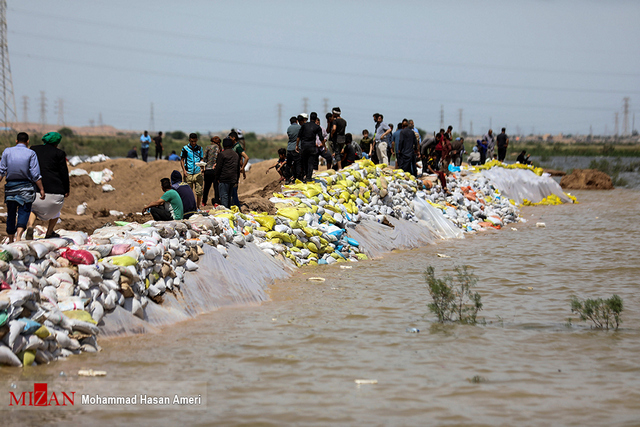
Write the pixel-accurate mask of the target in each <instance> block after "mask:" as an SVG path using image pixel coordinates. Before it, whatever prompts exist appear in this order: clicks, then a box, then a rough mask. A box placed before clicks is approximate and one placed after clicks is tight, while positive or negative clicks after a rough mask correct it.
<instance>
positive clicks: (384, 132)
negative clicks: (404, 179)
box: [373, 113, 391, 165]
mask: <svg viewBox="0 0 640 427" xmlns="http://www.w3.org/2000/svg"><path fill="white" fill-rule="evenodd" d="M383 120H384V117H383V116H382V114H379V113H375V114H374V115H373V121H374V122H375V123H376V130H375V132H374V134H373V142H374V144H375V145H376V154H377V155H378V161H379V162H380V163H384V164H387V165H388V164H389V157H388V156H387V143H388V140H389V134H390V133H391V128H390V127H389V126H388V125H387V124H386V123H385V122H383Z"/></svg>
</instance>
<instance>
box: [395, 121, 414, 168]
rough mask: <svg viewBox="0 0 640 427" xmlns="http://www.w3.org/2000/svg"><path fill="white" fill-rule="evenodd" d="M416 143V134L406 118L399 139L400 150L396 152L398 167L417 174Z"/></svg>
mask: <svg viewBox="0 0 640 427" xmlns="http://www.w3.org/2000/svg"><path fill="white" fill-rule="evenodd" d="M415 145H416V135H415V134H414V133H413V129H411V128H410V127H409V121H408V120H406V119H405V120H403V121H402V130H401V131H400V138H399V141H398V151H397V153H396V158H397V159H398V164H397V168H396V169H402V170H403V171H405V172H409V173H411V174H414V175H415V172H414V165H415V153H414V150H415Z"/></svg>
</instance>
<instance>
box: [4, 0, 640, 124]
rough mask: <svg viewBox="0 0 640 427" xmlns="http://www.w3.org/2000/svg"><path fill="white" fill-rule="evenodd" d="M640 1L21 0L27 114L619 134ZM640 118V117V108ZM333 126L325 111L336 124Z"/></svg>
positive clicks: (17, 78) (630, 85) (637, 46)
mask: <svg viewBox="0 0 640 427" xmlns="http://www.w3.org/2000/svg"><path fill="white" fill-rule="evenodd" d="M639 18H640V1H632V0H630V1H616V0H607V1H596V0H583V1H552V0H546V1H542V0H538V1H533V0H532V1H464V0H457V1H453V0H452V1H371V0H369V1H330V0H325V1H316V2H302V1H296V2H293V1H272V0H269V1H266V0H261V1H204V0H191V1H186V0H185V1H180V2H178V1H163V0H153V1H151V0H128V1H124V0H109V1H79V0H76V1H71V0H20V1H17V0H8V16H7V20H8V40H9V54H10V58H11V70H12V74H13V85H14V92H15V97H16V104H17V113H18V119H19V120H22V119H23V99H22V97H23V96H28V97H29V104H28V107H29V108H28V118H29V120H30V121H35V122H38V121H39V120H40V91H45V93H46V98H47V113H46V118H47V122H48V123H56V122H57V120H58V115H57V113H56V112H55V105H56V104H57V100H58V99H62V100H63V102H64V122H65V124H67V125H77V126H86V125H88V124H89V121H90V120H94V121H95V123H96V124H97V123H98V120H99V115H100V114H101V115H102V121H103V123H104V124H109V125H113V126H116V127H118V128H122V129H136V130H140V129H146V128H149V127H150V105H151V103H153V105H154V118H155V126H154V127H155V129H154V130H156V131H157V130H165V131H166V130H175V129H180V130H184V131H185V132H192V131H200V132H208V131H219V130H223V129H229V128H231V127H240V128H242V129H244V130H245V131H255V132H258V133H267V132H275V131H276V130H277V129H278V107H277V106H278V104H282V120H281V123H280V125H281V129H286V127H287V126H288V123H289V122H288V118H289V117H290V116H291V115H297V114H298V113H300V112H303V98H305V97H306V98H308V112H311V111H317V112H318V113H322V114H323V113H324V101H323V100H324V99H325V98H327V99H328V107H329V108H331V107H333V106H340V108H341V109H342V112H343V117H344V118H345V119H346V120H347V122H348V128H347V130H348V131H350V132H351V133H353V134H354V135H359V134H360V132H361V131H362V129H365V128H368V129H370V130H371V129H372V127H373V126H372V125H373V121H372V117H371V115H372V114H373V113H374V112H380V113H382V114H384V116H385V121H390V122H392V123H397V122H398V121H400V120H401V119H402V118H403V117H407V118H413V119H414V120H415V122H416V125H417V126H418V127H421V128H423V129H426V130H428V131H433V130H437V129H436V128H439V126H440V108H441V106H443V108H444V121H445V125H448V124H452V125H453V126H454V128H455V130H456V131H458V130H460V129H459V109H462V110H463V112H462V130H465V131H469V127H470V122H471V121H472V122H473V131H474V133H476V134H478V133H480V132H482V133H484V132H486V130H487V128H488V126H489V124H490V123H491V124H492V127H493V128H494V130H496V129H499V128H500V127H502V126H506V127H507V131H508V133H515V132H516V129H517V128H519V129H520V131H521V133H526V134H529V133H531V132H532V131H534V130H535V132H536V133H558V132H564V133H583V134H584V133H588V132H589V127H590V126H593V132H594V133H595V134H603V133H604V132H605V127H606V129H607V130H608V133H609V134H611V133H613V129H614V113H615V112H619V113H620V117H619V130H620V133H622V130H623V112H622V107H623V98H624V97H625V96H628V97H630V104H629V105H630V113H629V121H628V126H629V129H630V128H631V124H632V123H631V122H632V117H633V113H634V112H638V113H640V108H637V106H638V105H640V43H639V42H640V25H638V19H639ZM637 120H638V122H637V123H636V128H638V127H640V114H638V117H637ZM323 123H324V120H323Z"/></svg>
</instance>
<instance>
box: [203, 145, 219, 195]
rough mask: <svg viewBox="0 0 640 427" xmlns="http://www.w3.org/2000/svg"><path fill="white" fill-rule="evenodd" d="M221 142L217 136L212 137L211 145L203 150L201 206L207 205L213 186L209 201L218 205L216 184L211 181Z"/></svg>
mask: <svg viewBox="0 0 640 427" xmlns="http://www.w3.org/2000/svg"><path fill="white" fill-rule="evenodd" d="M221 144H222V141H221V140H220V137H219V136H218V135H216V136H213V137H212V138H211V145H207V148H205V149H204V159H203V161H204V162H205V163H206V166H205V167H204V193H203V196H204V197H203V198H202V206H205V205H206V204H207V199H208V196H209V190H210V189H211V186H212V185H213V199H211V204H212V205H215V204H217V203H220V201H219V200H218V184H217V183H216V182H215V181H214V180H213V169H214V168H215V166H216V160H218V154H219V153H220V151H221V150H220V145H221Z"/></svg>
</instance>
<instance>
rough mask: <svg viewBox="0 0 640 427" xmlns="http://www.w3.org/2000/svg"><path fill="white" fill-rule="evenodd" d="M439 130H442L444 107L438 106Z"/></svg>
mask: <svg viewBox="0 0 640 427" xmlns="http://www.w3.org/2000/svg"><path fill="white" fill-rule="evenodd" d="M440 129H444V105H440Z"/></svg>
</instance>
